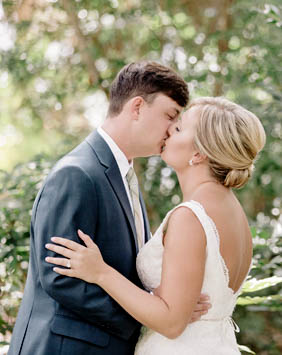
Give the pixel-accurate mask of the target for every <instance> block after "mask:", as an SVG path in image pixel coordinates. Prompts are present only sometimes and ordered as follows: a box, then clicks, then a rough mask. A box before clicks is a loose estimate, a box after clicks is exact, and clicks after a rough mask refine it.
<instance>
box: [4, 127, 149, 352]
mask: <svg viewBox="0 0 282 355" xmlns="http://www.w3.org/2000/svg"><path fill="white" fill-rule="evenodd" d="M140 202H141V206H142V210H143V215H144V226H145V240H146V241H147V240H148V238H149V236H150V231H149V224H148V220H147V215H146V210H145V206H144V202H143V200H142V196H141V195H140ZM79 228H80V229H81V230H82V231H84V232H85V233H87V234H89V235H90V236H91V237H92V238H93V240H94V241H95V243H97V245H98V246H99V248H100V250H101V253H102V255H103V258H104V260H105V262H106V263H108V264H109V265H111V266H112V267H114V268H115V269H116V270H118V271H119V272H120V273H121V274H123V275H124V276H125V277H127V278H128V279H129V280H131V281H132V282H134V283H135V284H136V285H138V286H140V287H142V286H141V282H140V280H139V278H138V275H137V271H136V264H135V262H136V255H137V252H138V244H137V237H136V230H135V224H134V218H133V215H132V212H131V208H130V204H129V201H128V198H127V194H126V191H125V188H124V185H123V181H122V177H121V175H120V171H119V168H118V166H117V163H116V161H115V159H114V157H113V154H112V152H111V150H110V149H109V147H108V145H107V144H106V142H105V141H104V140H103V138H102V137H101V136H100V135H99V134H98V133H97V132H96V131H94V132H93V133H92V134H90V135H89V136H88V137H87V138H86V140H84V141H83V142H82V143H81V144H80V145H79V146H78V147H76V148H75V149H74V150H73V151H72V152H70V153H69V154H67V155H66V156H65V157H63V158H62V159H61V160H60V161H59V162H58V163H57V164H56V165H55V167H54V168H53V170H52V171H51V172H50V174H49V175H48V177H47V179H46V181H45V183H44V185H43V187H42V188H41V190H40V191H39V193H38V195H37V197H36V200H35V202H34V206H33V211H32V219H31V240H30V263H29V270H28V277H27V282H26V286H25V291H24V296H23V300H22V304H21V307H20V310H19V314H18V317H17V321H16V325H15V327H14V331H13V335H12V340H11V345H10V349H9V353H8V354H9V355H18V354H21V355H62V354H63V355H72V354H73V355H74V354H75V355H80V354H81V355H84V354H85V355H92V354H93V355H94V354H95V355H96V354H98V355H99V354H107V355H127V354H128V355H132V354H133V353H134V346H135V343H136V341H137V339H138V334H139V330H140V324H139V323H138V322H137V321H136V320H134V319H133V318H132V317H131V316H129V315H128V314H127V313H126V312H125V311H124V310H123V309H122V308H121V307H120V306H119V305H118V304H117V303H116V302H115V301H114V300H113V299H112V298H111V297H110V296H109V295H108V294H107V293H105V292H104V291H103V290H102V289H101V288H100V287H99V286H97V285H94V284H89V283H87V282H84V281H81V280H79V279H76V278H69V277H65V276H62V275H58V274H56V273H55V272H54V271H53V270H52V268H53V265H51V264H48V263H47V262H45V260H44V259H45V257H46V256H47V255H54V253H52V252H50V251H47V249H45V244H46V243H47V242H50V238H51V237H52V236H55V235H56V236H67V237H68V238H70V239H72V240H74V241H78V242H81V241H80V240H79V238H78V236H77V229H79Z"/></svg>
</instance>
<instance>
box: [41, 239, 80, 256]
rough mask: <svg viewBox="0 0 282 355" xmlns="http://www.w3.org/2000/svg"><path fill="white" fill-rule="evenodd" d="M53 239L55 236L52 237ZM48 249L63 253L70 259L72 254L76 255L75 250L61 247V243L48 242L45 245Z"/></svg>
mask: <svg viewBox="0 0 282 355" xmlns="http://www.w3.org/2000/svg"><path fill="white" fill-rule="evenodd" d="M52 239H53V238H52ZM45 248H46V249H49V250H52V251H53V252H55V253H57V254H60V255H63V256H65V257H67V258H69V259H71V257H72V256H74V252H73V251H71V250H69V249H67V248H64V247H60V246H59V245H55V244H46V245H45Z"/></svg>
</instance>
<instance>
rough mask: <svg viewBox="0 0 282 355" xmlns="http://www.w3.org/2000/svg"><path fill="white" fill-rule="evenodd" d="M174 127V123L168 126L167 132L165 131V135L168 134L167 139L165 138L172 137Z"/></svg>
mask: <svg viewBox="0 0 282 355" xmlns="http://www.w3.org/2000/svg"><path fill="white" fill-rule="evenodd" d="M175 125H176V123H172V124H171V125H170V126H169V128H168V130H167V133H168V137H167V138H169V137H170V136H171V135H172V133H173V130H174V127H175Z"/></svg>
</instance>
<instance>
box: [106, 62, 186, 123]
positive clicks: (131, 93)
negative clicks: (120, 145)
mask: <svg viewBox="0 0 282 355" xmlns="http://www.w3.org/2000/svg"><path fill="white" fill-rule="evenodd" d="M159 93H161V94H164V95H166V96H168V97H170V98H171V99H172V100H174V101H175V102H177V103H178V104H179V105H180V106H181V107H185V106H186V105H187V103H188V100H189V92H188V87H187V84H186V82H185V81H184V80H183V79H182V78H181V76H180V75H178V74H177V73H176V72H175V71H174V70H173V69H171V68H169V67H166V66H164V65H161V64H159V63H156V62H136V63H130V64H128V65H126V66H125V67H123V68H122V69H121V71H120V72H119V73H118V75H117V76H116V78H115V80H114V81H113V83H112V86H111V90H110V105H109V110H108V116H109V117H111V116H116V115H118V114H119V113H120V112H121V111H122V108H123V106H124V104H125V103H126V102H127V101H128V100H130V99H131V98H132V97H135V96H142V97H143V99H144V100H145V101H146V102H148V103H152V102H153V100H154V98H155V97H156V94H159Z"/></svg>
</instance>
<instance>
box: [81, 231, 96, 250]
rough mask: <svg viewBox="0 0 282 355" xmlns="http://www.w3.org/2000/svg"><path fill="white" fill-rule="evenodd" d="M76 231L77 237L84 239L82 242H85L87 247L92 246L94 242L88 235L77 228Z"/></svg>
mask: <svg viewBox="0 0 282 355" xmlns="http://www.w3.org/2000/svg"><path fill="white" fill-rule="evenodd" d="M77 233H78V236H79V238H80V239H82V240H83V241H84V244H85V245H86V246H87V247H88V248H93V246H94V245H95V243H94V242H93V240H92V239H91V238H90V237H89V235H87V234H85V233H83V232H82V231H81V230H80V229H78V231H77Z"/></svg>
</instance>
